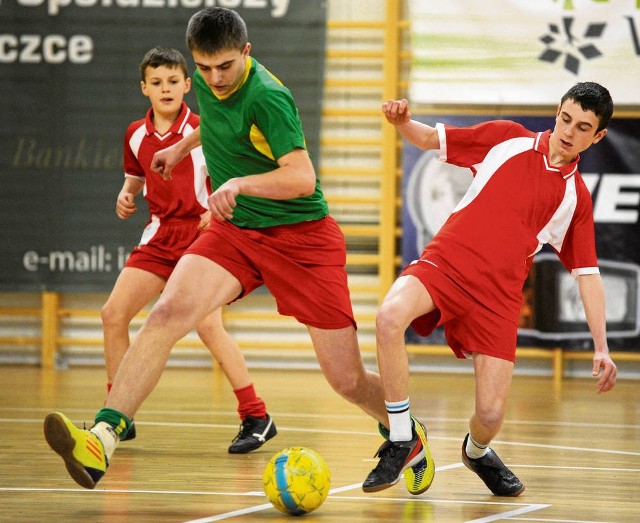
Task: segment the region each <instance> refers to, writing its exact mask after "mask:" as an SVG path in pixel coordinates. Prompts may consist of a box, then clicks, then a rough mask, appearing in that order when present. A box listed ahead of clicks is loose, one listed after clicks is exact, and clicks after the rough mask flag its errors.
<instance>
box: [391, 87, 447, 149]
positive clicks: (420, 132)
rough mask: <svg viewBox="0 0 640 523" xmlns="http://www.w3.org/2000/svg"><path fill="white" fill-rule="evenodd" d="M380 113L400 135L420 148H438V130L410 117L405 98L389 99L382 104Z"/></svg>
mask: <svg viewBox="0 0 640 523" xmlns="http://www.w3.org/2000/svg"><path fill="white" fill-rule="evenodd" d="M382 113H383V114H384V116H385V118H386V119H387V122H389V123H390V124H391V125H393V126H394V127H395V128H396V130H397V131H398V133H399V134H400V136H402V138H404V139H405V140H406V141H407V142H409V143H410V144H412V145H415V146H416V147H419V148H420V149H422V150H427V149H440V137H439V136H438V131H437V130H436V129H435V128H434V127H431V126H429V125H426V124H423V123H420V122H417V121H415V120H412V119H411V113H410V112H409V102H407V100H405V99H402V100H389V101H388V102H386V103H384V104H382Z"/></svg>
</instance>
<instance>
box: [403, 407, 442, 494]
mask: <svg viewBox="0 0 640 523" xmlns="http://www.w3.org/2000/svg"><path fill="white" fill-rule="evenodd" d="M411 419H412V420H413V425H414V426H413V429H414V430H415V431H416V434H418V437H419V438H420V441H422V446H423V448H424V459H422V460H420V461H419V462H418V463H417V464H416V465H414V466H412V467H409V468H407V469H406V470H405V471H404V473H403V474H404V483H405V485H406V486H407V490H408V491H409V493H410V494H413V495H414V496H417V495H418V494H422V493H423V492H426V491H427V490H428V489H429V487H430V486H431V483H433V477H434V476H435V473H436V467H435V464H434V463H433V458H432V457H431V451H430V450H429V445H428V443H427V429H426V428H425V426H424V425H423V424H422V422H421V421H420V420H419V419H418V418H416V417H414V416H411Z"/></svg>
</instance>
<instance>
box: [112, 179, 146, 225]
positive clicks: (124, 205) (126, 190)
mask: <svg viewBox="0 0 640 523" xmlns="http://www.w3.org/2000/svg"><path fill="white" fill-rule="evenodd" d="M143 187H144V182H143V181H142V180H139V179H138V178H134V177H132V176H125V179H124V184H123V185H122V189H120V193H119V194H118V198H117V200H116V214H117V215H118V218H120V219H122V220H126V219H127V218H131V216H133V214H135V212H136V211H137V210H138V207H137V206H136V202H135V198H136V194H138V193H139V192H140V191H141V190H142V188H143Z"/></svg>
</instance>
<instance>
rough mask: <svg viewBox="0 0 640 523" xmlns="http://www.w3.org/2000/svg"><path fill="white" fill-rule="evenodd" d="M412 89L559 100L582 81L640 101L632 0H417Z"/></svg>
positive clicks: (421, 95) (505, 100)
mask: <svg viewBox="0 0 640 523" xmlns="http://www.w3.org/2000/svg"><path fill="white" fill-rule="evenodd" d="M409 6H410V10H411V11H410V18H411V20H412V44H413V63H412V71H411V84H410V91H409V97H410V99H411V100H412V101H413V102H418V103H430V104H433V103H441V104H450V103H465V104H468V103H477V104H505V105H508V104H512V105H520V104H524V105H531V104H545V105H546V104H553V105H555V104H557V103H558V102H559V99H560V97H561V96H562V95H563V94H564V93H565V91H566V90H567V89H568V88H569V87H571V85H573V84H574V83H576V82H578V81H596V82H600V83H602V84H603V85H605V86H606V87H607V88H608V89H609V91H611V95H612V96H613V99H614V102H615V103H616V104H619V105H636V104H638V103H640V91H639V90H638V87H637V82H636V81H630V79H631V78H635V79H638V78H640V36H639V35H640V8H639V7H638V3H637V2H636V1H635V0H572V1H563V2H559V1H557V0H537V1H536V2H531V1H530V0H485V1H484V2H476V1H472V0H449V1H448V2H424V1H421V0H411V1H410V3H409Z"/></svg>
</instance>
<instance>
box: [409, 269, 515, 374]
mask: <svg viewBox="0 0 640 523" xmlns="http://www.w3.org/2000/svg"><path fill="white" fill-rule="evenodd" d="M401 275H402V276H405V275H411V276H415V277H416V278H418V279H419V280H420V281H421V282H422V284H423V285H424V286H425V287H426V289H427V291H429V294H430V295H431V298H432V299H433V302H434V303H435V305H436V309H435V310H434V311H432V312H430V313H428V314H425V315H423V316H420V317H418V318H416V319H415V320H413V322H411V326H412V327H413V329H414V330H415V331H416V332H417V333H418V334H419V335H420V336H428V335H429V334H431V332H433V330H434V329H435V328H436V327H437V326H438V325H443V326H444V333H445V336H446V338H447V343H448V344H449V347H451V349H452V350H453V352H454V353H455V355H456V356H457V357H458V358H466V357H468V356H469V355H470V353H472V352H480V353H482V354H488V355H489V356H494V357H496V358H501V359H504V360H508V361H512V362H515V360H516V342H517V336H518V325H517V324H516V323H514V322H513V321H509V320H507V319H505V318H503V317H502V316H498V315H497V314H496V313H494V312H493V311H491V310H489V309H487V308H486V307H485V306H484V305H482V304H481V303H480V302H478V301H476V299H475V298H473V297H472V296H471V295H470V294H469V293H468V292H467V291H465V290H464V289H463V288H462V287H460V286H459V285H458V284H457V283H456V282H455V281H453V280H452V279H451V278H449V277H448V276H447V275H446V274H443V273H442V272H441V271H440V269H438V268H437V267H436V266H435V265H433V264H431V263H428V262H425V261H422V260H421V261H418V262H415V263H412V264H411V265H409V266H408V267H406V268H405V269H404V271H402V274H401Z"/></svg>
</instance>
